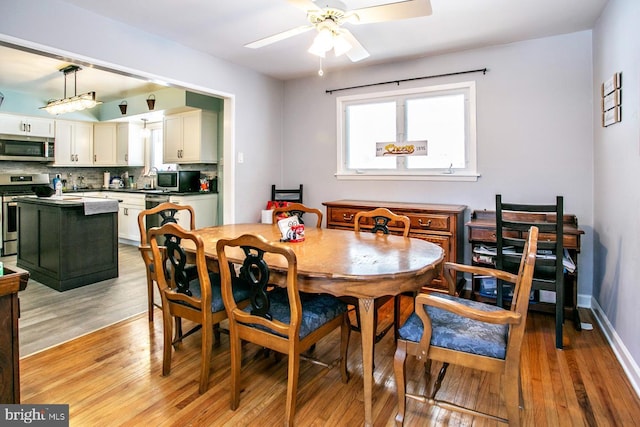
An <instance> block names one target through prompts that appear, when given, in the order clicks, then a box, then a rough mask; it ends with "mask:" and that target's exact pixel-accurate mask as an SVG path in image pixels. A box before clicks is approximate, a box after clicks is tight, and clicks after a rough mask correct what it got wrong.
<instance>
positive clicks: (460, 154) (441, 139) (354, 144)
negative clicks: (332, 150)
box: [336, 82, 478, 181]
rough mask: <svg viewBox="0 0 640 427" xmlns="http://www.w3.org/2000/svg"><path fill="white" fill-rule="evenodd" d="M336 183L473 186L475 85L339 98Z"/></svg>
mask: <svg viewBox="0 0 640 427" xmlns="http://www.w3.org/2000/svg"><path fill="white" fill-rule="evenodd" d="M337 107H338V111H339V112H340V113H339V114H338V150H337V151H338V156H337V157H338V164H337V173H336V176H337V177H338V179H364V180H367V179H389V180H414V179H424V180H451V181H453V180H463V181H475V180H477V177H478V174H477V170H476V129H475V126H476V120H475V116H476V112H475V82H462V83H456V84H448V85H440V86H430V87H423V88H415V89H408V90H398V91H390V92H379V93H373V94H367V95H355V96H344V97H339V98H338V99H337Z"/></svg>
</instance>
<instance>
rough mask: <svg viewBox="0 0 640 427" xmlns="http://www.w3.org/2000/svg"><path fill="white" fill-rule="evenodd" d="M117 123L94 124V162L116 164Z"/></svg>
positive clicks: (106, 164) (105, 164)
mask: <svg viewBox="0 0 640 427" xmlns="http://www.w3.org/2000/svg"><path fill="white" fill-rule="evenodd" d="M116 135H117V128H116V124H115V123H96V124H95V125H93V164H94V165H97V166H114V165H115V164H116Z"/></svg>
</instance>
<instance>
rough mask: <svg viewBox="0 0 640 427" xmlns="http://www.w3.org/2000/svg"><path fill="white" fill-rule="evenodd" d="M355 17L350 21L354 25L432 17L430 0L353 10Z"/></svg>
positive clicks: (409, 0) (408, 1) (415, 0)
mask: <svg viewBox="0 0 640 427" xmlns="http://www.w3.org/2000/svg"><path fill="white" fill-rule="evenodd" d="M351 13H353V14H354V15H356V16H354V17H353V18H352V19H350V20H349V22H350V23H353V24H370V23H373V22H384V21H395V20H398V19H408V18H417V17H419V16H429V15H431V13H432V11H431V2H430V0H406V1H399V2H397V3H387V4H381V5H379V6H371V7H363V8H362V9H355V10H352V11H351Z"/></svg>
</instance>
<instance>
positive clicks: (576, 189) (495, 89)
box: [283, 31, 593, 303]
mask: <svg viewBox="0 0 640 427" xmlns="http://www.w3.org/2000/svg"><path fill="white" fill-rule="evenodd" d="M484 67H487V68H488V69H489V71H488V73H487V74H486V75H482V74H481V73H480V74H469V75H463V76H456V77H447V78H437V79H429V80H421V81H416V82H411V83H407V84H405V83H402V84H401V86H400V88H405V87H413V86H421V85H424V86H426V85H436V84H442V83H450V82H458V81H463V80H470V79H473V80H475V81H476V85H477V111H478V113H477V121H478V132H477V134H478V169H479V171H480V173H481V174H482V176H481V177H480V178H479V179H478V181H477V182H435V181H378V182H364V181H339V180H337V179H336V178H335V177H334V173H335V172H336V101H335V99H336V97H338V96H340V95H344V94H355V93H364V92H365V91H380V90H394V89H396V88H397V86H396V85H388V86H377V87H374V88H368V89H357V90H350V91H345V92H338V93H334V94H333V95H328V94H326V93H325V90H326V89H335V88H340V87H348V86H354V85H362V84H367V83H376V82H384V81H390V80H394V79H404V78H413V77H420V76H428V75H435V74H442V73H449V72H457V71H463V70H472V69H479V68H484ZM591 67H592V64H591V32H590V31H585V32H579V33H575V34H568V35H563V36H558V37H550V38H544V39H538V40H532V41H527V42H522V43H514V44H509V45H504V46H496V47H492V48H487V49H478V50H472V51H467V52H461V53H455V54H450V55H443V56H438V57H433V58H424V59H419V60H414V61H408V62H402V63H396V64H393V65H379V66H370V67H358V68H354V69H353V70H351V71H345V72H341V73H333V72H330V71H329V72H326V73H325V77H324V78H319V77H314V78H306V79H299V80H292V81H288V82H286V84H285V111H284V115H285V120H284V147H283V150H284V153H285V154H284V182H285V183H287V184H289V185H297V184H298V183H300V182H301V183H303V184H304V185H305V196H304V198H305V204H309V205H313V206H321V203H322V202H323V201H328V200H335V199H342V198H349V199H371V200H391V201H407V202H431V203H453V204H464V205H467V206H468V207H469V211H468V212H467V217H468V215H469V214H470V211H471V210H474V209H494V204H495V194H496V193H502V194H503V197H504V198H505V199H506V200H509V201H516V202H532V203H539V202H541V203H546V202H555V196H556V195H564V198H565V211H566V212H567V213H573V214H575V215H577V217H578V219H579V225H580V227H581V228H582V229H583V230H584V231H585V232H586V234H585V235H584V236H583V239H582V252H581V254H580V257H579V270H580V274H579V293H580V294H582V295H585V296H586V298H582V299H583V300H585V301H587V303H588V302H589V300H590V298H589V296H590V295H591V284H592V277H593V271H592V258H593V243H592V242H593V233H592V229H593V215H592V209H593V207H592V206H593V198H592V193H593V184H592V181H593V144H592V141H593V135H592V129H593V117H592V111H593V106H592V102H593V88H592V73H591ZM465 241H466V240H465ZM467 246H468V245H467ZM466 252H467V260H468V259H469V248H468V247H467V248H466Z"/></svg>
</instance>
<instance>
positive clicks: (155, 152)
mask: <svg viewBox="0 0 640 427" xmlns="http://www.w3.org/2000/svg"><path fill="white" fill-rule="evenodd" d="M147 129H149V140H148V141H149V142H148V144H149V165H148V167H147V168H146V169H147V170H151V168H153V167H155V168H156V169H157V170H161V171H163V170H177V165H176V164H174V163H163V158H162V156H163V151H162V147H163V137H162V122H156V123H151V124H150V125H148V126H147Z"/></svg>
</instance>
